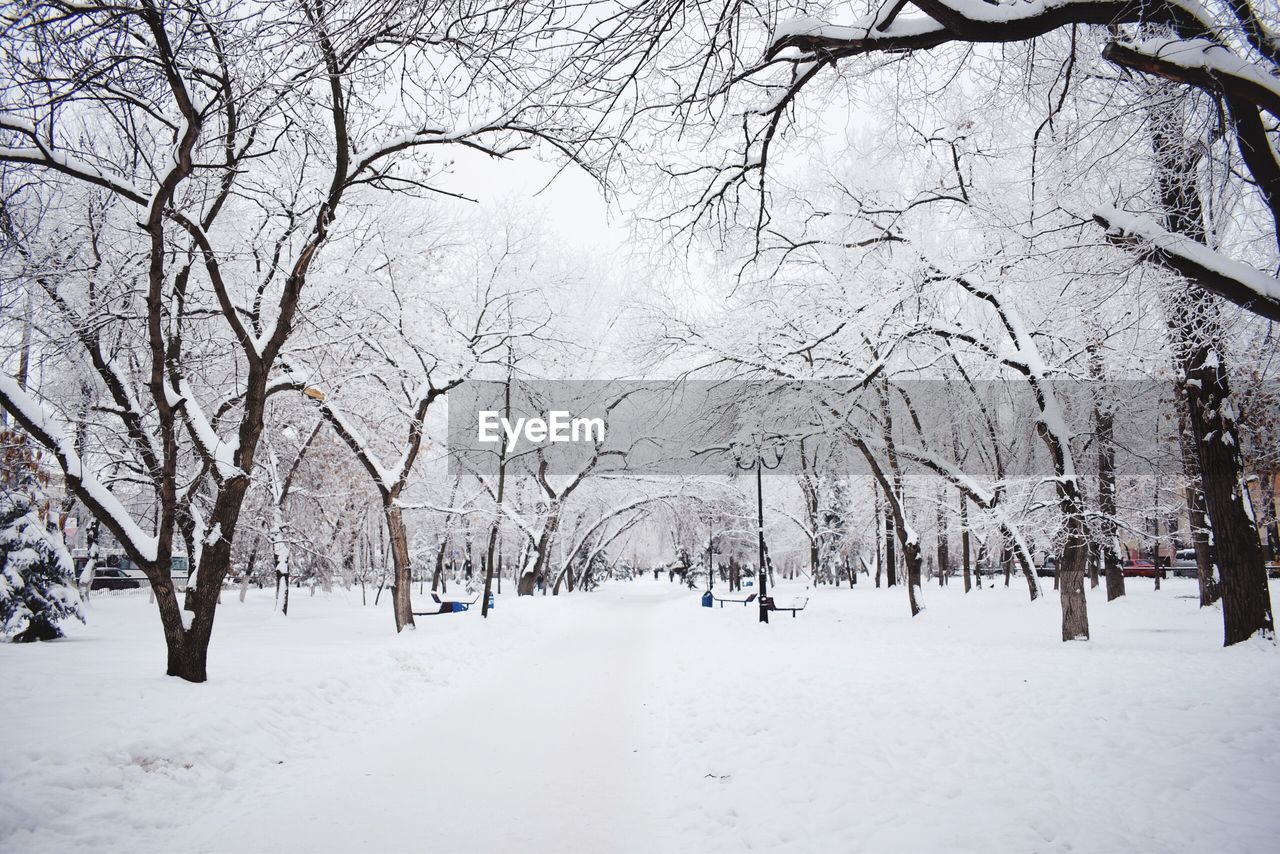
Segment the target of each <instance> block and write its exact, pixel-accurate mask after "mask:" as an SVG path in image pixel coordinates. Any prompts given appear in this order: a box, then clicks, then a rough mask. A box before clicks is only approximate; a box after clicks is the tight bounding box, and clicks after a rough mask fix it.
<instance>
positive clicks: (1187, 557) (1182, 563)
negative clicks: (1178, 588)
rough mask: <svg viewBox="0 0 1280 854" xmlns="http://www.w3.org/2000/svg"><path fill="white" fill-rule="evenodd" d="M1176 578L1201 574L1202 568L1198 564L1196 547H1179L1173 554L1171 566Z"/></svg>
mask: <svg viewBox="0 0 1280 854" xmlns="http://www.w3.org/2000/svg"><path fill="white" fill-rule="evenodd" d="M1170 569H1172V571H1173V574H1174V576H1175V577H1176V578H1195V577H1196V576H1197V575H1199V574H1200V569H1199V567H1198V566H1197V564H1196V550H1195V549H1178V551H1177V552H1175V553H1174V556H1173V566H1172V567H1170Z"/></svg>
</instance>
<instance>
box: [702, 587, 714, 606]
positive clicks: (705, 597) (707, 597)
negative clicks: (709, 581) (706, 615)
mask: <svg viewBox="0 0 1280 854" xmlns="http://www.w3.org/2000/svg"><path fill="white" fill-rule="evenodd" d="M711 602H712V596H711V591H710V590H708V591H707V592H706V593H703V594H702V607H704V608H710V607H711Z"/></svg>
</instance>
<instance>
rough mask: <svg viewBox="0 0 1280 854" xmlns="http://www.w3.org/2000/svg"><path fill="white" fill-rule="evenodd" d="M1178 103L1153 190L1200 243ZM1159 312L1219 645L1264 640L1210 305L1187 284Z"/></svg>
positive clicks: (1250, 530) (1166, 121)
mask: <svg viewBox="0 0 1280 854" xmlns="http://www.w3.org/2000/svg"><path fill="white" fill-rule="evenodd" d="M1162 94H1163V93H1162ZM1183 100H1184V99H1178V100H1176V101H1173V102H1170V103H1165V102H1162V105H1161V106H1160V107H1159V108H1156V109H1153V115H1152V134H1151V137H1152V148H1153V150H1154V153H1155V159H1156V186H1157V188H1158V189H1159V192H1160V198H1161V202H1162V204H1163V207H1164V214H1165V226H1166V228H1168V230H1169V231H1171V232H1173V233H1174V234H1180V235H1182V236H1184V237H1188V238H1190V239H1192V240H1195V241H1197V242H1199V243H1204V242H1205V237H1206V234H1205V230H1204V211H1203V207H1202V204H1201V201H1200V194H1199V187H1198V185H1197V177H1198V170H1197V168H1196V164H1197V163H1198V161H1199V157H1200V149H1199V146H1198V145H1196V144H1195V141H1192V140H1186V139H1185V138H1184V137H1183V136H1182V135H1181V127H1182V122H1181V118H1182V117H1181V111H1180V109H1178V108H1177V107H1175V106H1174V105H1176V104H1181V103H1182V102H1183ZM1166 312H1167V313H1168V315H1169V316H1168V323H1169V327H1170V331H1171V338H1172V341H1171V343H1172V345H1173V351H1174V356H1175V359H1176V366H1177V368H1178V371H1179V375H1180V380H1181V390H1182V392H1183V393H1184V395H1185V398H1186V403H1187V414H1188V420H1189V421H1190V425H1191V438H1192V439H1193V440H1194V447H1195V450H1196V456H1197V458H1198V460H1197V461H1198V463H1199V467H1200V489H1201V492H1202V493H1203V495H1204V506H1205V511H1206V515H1207V517H1208V521H1209V527H1210V529H1211V531H1212V537H1213V551H1214V558H1215V561H1216V563H1217V566H1218V571H1219V572H1220V573H1221V579H1222V581H1221V585H1222V588H1221V589H1222V623H1223V644H1224V645H1225V646H1231V645H1232V644H1236V643H1240V642H1241V641H1245V640H1248V639H1249V638H1251V637H1253V636H1254V635H1256V634H1261V635H1263V636H1264V637H1272V636H1274V634H1275V622H1274V619H1273V617H1272V612H1271V591H1270V589H1269V588H1268V586H1267V572H1266V568H1265V566H1264V561H1263V557H1262V544H1261V542H1260V540H1259V537H1258V529H1257V528H1256V527H1254V524H1253V520H1252V519H1251V518H1250V516H1249V512H1248V510H1247V509H1246V507H1245V503H1244V502H1245V501H1246V500H1247V498H1246V496H1245V495H1244V489H1245V487H1244V480H1243V477H1242V475H1243V467H1242V464H1241V460H1240V437H1239V433H1238V432H1237V430H1236V421H1235V403H1234V401H1233V400H1232V398H1231V386H1230V382H1229V380H1228V375H1227V366H1226V360H1225V358H1224V353H1223V350H1222V347H1221V333H1220V325H1221V323H1220V318H1219V312H1218V303H1217V302H1216V301H1215V299H1214V297H1213V296H1211V295H1210V294H1209V293H1208V292H1206V291H1205V290H1203V289H1202V288H1200V287H1198V286H1194V285H1189V286H1188V287H1186V288H1184V289H1183V290H1182V293H1181V294H1179V296H1178V298H1176V299H1172V300H1168V301H1167V305H1166Z"/></svg>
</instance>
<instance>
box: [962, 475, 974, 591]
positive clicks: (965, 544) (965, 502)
mask: <svg viewBox="0 0 1280 854" xmlns="http://www.w3.org/2000/svg"><path fill="white" fill-rule="evenodd" d="M960 562H961V563H962V564H963V565H964V592H965V593H968V592H969V591H970V590H971V589H972V587H971V586H970V578H969V499H968V498H967V497H966V496H965V494H964V493H963V492H962V493H960Z"/></svg>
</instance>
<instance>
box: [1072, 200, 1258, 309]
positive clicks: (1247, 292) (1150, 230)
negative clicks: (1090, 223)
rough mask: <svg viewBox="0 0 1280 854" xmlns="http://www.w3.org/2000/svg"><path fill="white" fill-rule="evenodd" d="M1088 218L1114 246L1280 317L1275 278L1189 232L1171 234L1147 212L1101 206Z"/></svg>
mask: <svg viewBox="0 0 1280 854" xmlns="http://www.w3.org/2000/svg"><path fill="white" fill-rule="evenodd" d="M1093 218H1094V220H1095V221H1097V222H1098V224H1099V225H1101V226H1102V227H1103V228H1105V229H1106V230H1107V239H1108V240H1109V241H1111V242H1112V243H1114V244H1116V245H1117V246H1125V247H1129V248H1133V249H1137V250H1139V251H1140V252H1142V254H1143V255H1144V257H1146V258H1148V259H1150V260H1152V261H1155V262H1156V263H1158V264H1160V265H1161V266H1164V267H1167V268H1168V269H1170V270H1173V271H1174V272H1176V273H1178V274H1180V275H1183V276H1186V277H1187V278H1188V279H1190V280H1191V281H1193V282H1195V283H1196V284H1197V285H1199V286H1200V287H1202V288H1204V289H1205V290H1207V291H1211V292H1213V293H1215V294H1217V295H1218V296H1220V297H1222V298H1223V299H1226V300H1229V301H1231V302H1233V303H1235V304H1236V305H1238V306H1240V307H1241V308H1244V309H1247V310H1249V311H1252V312H1253V313H1255V314H1258V315H1261V316H1262V317H1265V318H1268V319H1269V320H1276V321H1280V281H1278V280H1276V279H1274V278H1272V277H1271V276H1268V275H1266V274H1265V273H1262V272H1260V271H1258V270H1255V269H1254V268H1253V267H1250V266H1249V265H1248V264H1243V263H1241V262H1239V261H1233V260H1231V259H1230V258H1227V257H1225V256H1223V255H1220V254H1218V253H1217V252H1215V251H1213V250H1212V249H1210V248H1209V247H1208V246H1205V245H1204V244H1203V243H1198V242H1196V241H1194V240H1192V239H1191V238H1189V237H1183V236H1182V235H1178V234H1173V233H1172V232H1169V231H1166V230H1165V229H1164V228H1162V227H1161V226H1160V225H1159V224H1158V223H1157V222H1156V221H1155V220H1153V219H1151V218H1150V217H1145V216H1139V215H1136V214H1131V213H1128V212H1126V211H1121V210H1118V209H1116V208H1113V207H1100V208H1098V209H1097V210H1096V211H1094V214H1093Z"/></svg>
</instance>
